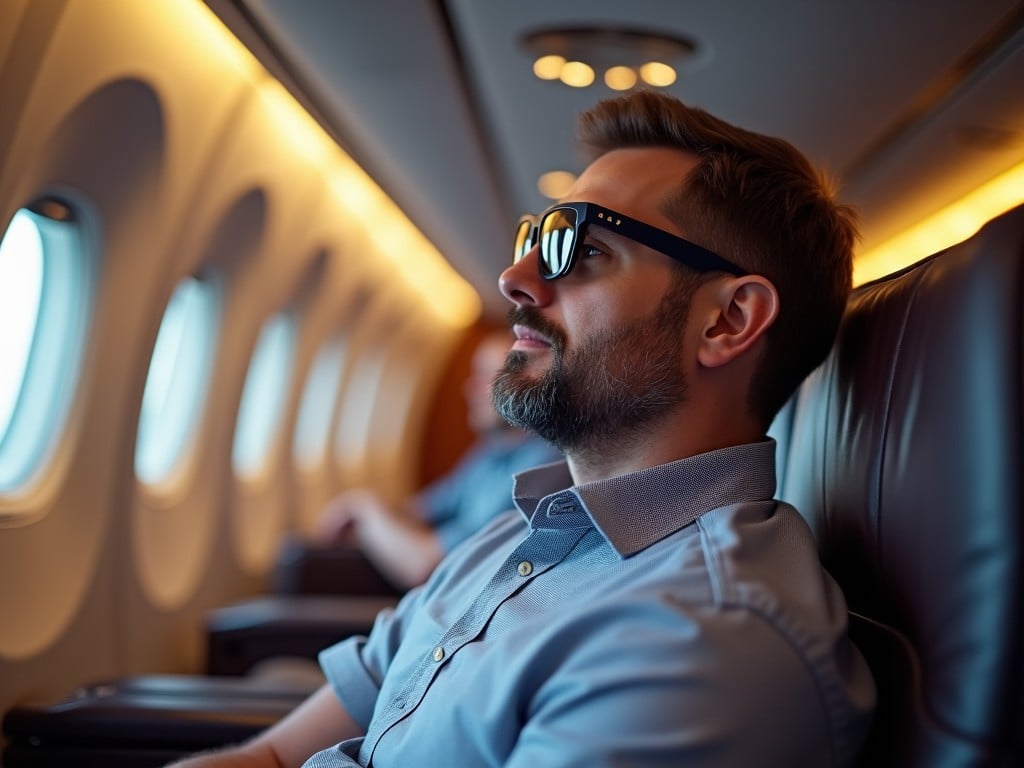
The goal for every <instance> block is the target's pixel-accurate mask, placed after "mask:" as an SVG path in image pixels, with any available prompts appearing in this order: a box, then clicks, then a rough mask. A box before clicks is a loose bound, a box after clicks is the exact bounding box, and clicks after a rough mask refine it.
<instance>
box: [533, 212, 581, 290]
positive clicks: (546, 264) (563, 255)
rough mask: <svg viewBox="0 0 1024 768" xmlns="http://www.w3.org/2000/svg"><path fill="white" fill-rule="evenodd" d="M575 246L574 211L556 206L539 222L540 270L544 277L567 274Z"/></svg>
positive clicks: (570, 266) (570, 267)
mask: <svg viewBox="0 0 1024 768" xmlns="http://www.w3.org/2000/svg"><path fill="white" fill-rule="evenodd" d="M575 247H576V211H575V210H573V209H572V208H556V209H555V210H553V211H550V212H549V213H547V214H546V215H545V216H544V218H543V219H542V220H541V223H540V272H541V274H542V275H543V276H544V277H547V278H555V277H561V276H563V275H567V274H568V273H569V270H570V269H572V253H573V250H574V249H575Z"/></svg>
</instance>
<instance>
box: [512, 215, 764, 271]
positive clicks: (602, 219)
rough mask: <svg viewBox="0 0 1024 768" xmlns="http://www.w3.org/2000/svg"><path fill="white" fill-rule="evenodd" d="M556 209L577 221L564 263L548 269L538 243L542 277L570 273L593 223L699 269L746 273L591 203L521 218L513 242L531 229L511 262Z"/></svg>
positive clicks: (698, 248) (530, 245)
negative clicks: (573, 216)
mask: <svg viewBox="0 0 1024 768" xmlns="http://www.w3.org/2000/svg"><path fill="white" fill-rule="evenodd" d="M558 211H573V212H574V213H575V215H576V224H575V226H574V227H572V237H573V240H572V247H571V248H570V249H569V257H568V258H567V259H566V260H565V263H564V264H562V265H561V266H560V267H559V268H558V269H557V270H554V271H551V270H550V269H546V267H548V266H549V265H550V264H551V263H552V259H551V258H550V257H549V256H548V255H546V254H545V253H544V252H543V251H544V243H541V254H540V258H539V259H538V260H537V264H538V269H539V270H540V274H541V277H543V278H544V279H545V280H557V279H558V278H560V277H565V276H566V275H568V274H569V273H570V272H572V268H573V266H575V264H576V255H577V252H578V251H579V246H580V244H581V243H582V242H583V240H584V238H585V237H586V227H587V226H588V225H590V224H596V225H597V226H599V227H604V228H605V229H607V230H610V231H612V232H618V233H619V234H621V235H624V236H625V237H628V238H629V239H630V240H634V241H636V242H638V243H640V244H641V245H646V246H647V247H648V248H652V249H654V250H655V251H658V252H659V253H663V254H665V255H666V256H668V257H669V258H670V259H674V260H676V261H678V262H680V263H681V264H685V265H686V266H688V267H690V268H692V269H695V270H697V271H698V272H711V271H715V270H719V271H722V272H728V273H730V274H733V275H737V276H742V275H746V274H748V272H747V271H746V270H745V269H742V268H740V267H738V266H737V265H735V264H733V263H732V262H731V261H728V260H726V259H723V258H722V257H721V256H719V255H718V254H717V253H714V252H713V251H709V250H708V249H707V248H703V247H701V246H699V245H697V244H696V243H691V242H690V241H689V240H686V239H684V238H682V237H679V236H678V235H673V234H672V233H671V232H666V231H665V230H663V229H658V228H657V227H655V226H652V225H651V224H645V223H644V222H642V221H639V220H637V219H633V218H630V217H629V216H625V215H623V214H621V213H617V212H615V211H612V210H610V209H608V208H605V207H603V206H599V205H595V204H594V203H558V204H557V205H553V206H551V207H550V208H548V209H547V210H545V211H542V212H541V213H539V214H537V215H536V216H530V215H526V216H523V217H522V218H520V219H519V223H518V224H517V225H516V237H515V243H516V244H518V243H519V241H520V237H521V236H522V234H523V227H524V226H525V225H529V227H530V229H529V230H528V231H527V232H526V233H525V239H524V241H523V244H522V246H520V247H519V248H517V249H513V250H514V252H513V263H515V262H517V261H519V260H521V259H522V258H523V257H524V256H525V255H526V254H527V253H529V252H530V251H531V250H532V249H533V247H534V246H535V245H537V240H538V236H539V232H540V228H541V225H542V224H543V222H544V219H545V218H546V217H547V216H549V215H551V214H553V213H557V212H558ZM523 246H525V247H523Z"/></svg>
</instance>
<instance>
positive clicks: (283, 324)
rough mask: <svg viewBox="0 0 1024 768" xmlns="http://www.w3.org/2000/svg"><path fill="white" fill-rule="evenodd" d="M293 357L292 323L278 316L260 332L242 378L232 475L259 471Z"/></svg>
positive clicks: (278, 418) (287, 316)
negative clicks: (242, 387) (243, 383)
mask: <svg viewBox="0 0 1024 768" xmlns="http://www.w3.org/2000/svg"><path fill="white" fill-rule="evenodd" d="M294 354H295V322H294V320H293V319H292V316H291V315H290V314H288V313H285V312H282V313H279V314H277V315H274V316H273V317H271V318H270V319H269V320H267V321H266V323H264V324H263V329H262V330H261V331H260V337H259V339H258V340H257V342H256V347H255V349H254V350H253V355H252V360H251V361H250V363H249V372H248V373H247V374H246V377H245V387H244V389H243V390H242V402H241V406H240V407H239V412H238V424H237V426H236V428H235V441H234V445H233V447H232V451H231V462H232V465H233V466H234V468H235V472H236V473H237V474H239V475H242V476H245V477H252V476H253V475H255V474H257V473H258V472H259V470H260V469H261V468H262V467H263V465H264V463H265V462H266V460H267V457H268V455H269V453H270V449H271V446H272V445H273V442H274V436H275V435H276V434H277V429H278V425H279V424H280V423H281V417H282V415H283V412H284V405H285V396H286V395H287V393H288V381H289V379H290V378H291V370H292V359H293V357H294Z"/></svg>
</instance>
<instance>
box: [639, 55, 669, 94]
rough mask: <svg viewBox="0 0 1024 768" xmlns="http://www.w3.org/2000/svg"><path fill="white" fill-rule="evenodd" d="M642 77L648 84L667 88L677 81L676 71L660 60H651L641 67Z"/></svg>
mask: <svg viewBox="0 0 1024 768" xmlns="http://www.w3.org/2000/svg"><path fill="white" fill-rule="evenodd" d="M640 79H641V80H643V81H644V82H645V83H647V84H648V85H653V86H655V87H657V88H665V87H666V86H669V85H672V83H674V82H675V81H676V71H675V70H674V69H673V68H672V67H670V66H669V65H668V64H663V63H662V62H660V61H649V62H647V63H646V64H644V65H643V66H642V67H640Z"/></svg>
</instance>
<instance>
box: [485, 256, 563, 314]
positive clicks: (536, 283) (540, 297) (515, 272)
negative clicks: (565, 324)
mask: <svg viewBox="0 0 1024 768" xmlns="http://www.w3.org/2000/svg"><path fill="white" fill-rule="evenodd" d="M539 257H540V246H537V245H535V246H534V247H533V248H532V249H530V251H528V252H527V253H526V255H525V256H523V258H521V259H520V260H519V261H517V262H515V263H514V264H512V266H510V267H508V268H507V269H506V270H505V271H504V272H502V273H501V277H499V278H498V288H499V289H500V290H501V293H502V295H503V296H504V297H505V298H506V299H508V300H509V301H511V302H512V303H513V304H515V305H516V306H517V307H521V306H524V305H526V304H532V305H533V306H537V307H542V306H546V305H547V304H550V303H551V299H552V296H553V295H554V291H553V288H552V284H551V281H548V280H545V279H544V278H542V277H541V276H540V269H539V267H538V265H537V259H538V258H539Z"/></svg>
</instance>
